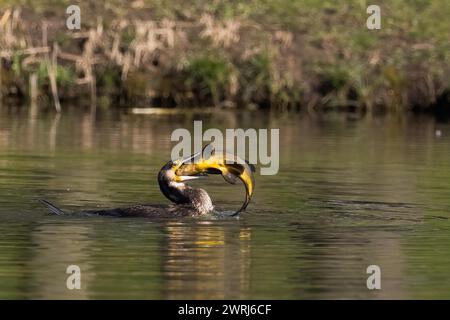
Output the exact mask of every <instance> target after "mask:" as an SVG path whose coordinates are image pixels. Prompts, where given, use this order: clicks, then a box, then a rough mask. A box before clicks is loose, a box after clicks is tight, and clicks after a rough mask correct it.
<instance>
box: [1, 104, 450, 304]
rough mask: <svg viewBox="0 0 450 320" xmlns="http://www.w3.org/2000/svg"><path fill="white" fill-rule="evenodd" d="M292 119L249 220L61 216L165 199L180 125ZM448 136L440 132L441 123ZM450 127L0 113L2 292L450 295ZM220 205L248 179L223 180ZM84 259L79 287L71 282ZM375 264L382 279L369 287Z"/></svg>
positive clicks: (331, 118) (420, 121) (216, 183)
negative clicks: (162, 180) (56, 208)
mask: <svg viewBox="0 0 450 320" xmlns="http://www.w3.org/2000/svg"><path fill="white" fill-rule="evenodd" d="M194 120H203V121H204V123H203V128H204V130H206V129H207V128H209V127H217V128H219V129H225V128H238V127H242V128H248V127H253V128H280V129H281V130H280V137H281V141H280V152H281V154H280V172H279V174H278V175H276V176H257V177H256V186H257V188H256V192H255V197H254V202H253V203H252V204H251V205H250V206H249V208H248V212H246V213H245V214H244V215H242V216H241V217H240V218H239V219H234V218H227V219H213V218H196V219H194V218H184V219H168V220H151V219H109V218H81V217H53V216H49V215H48V214H47V213H46V211H45V210H44V209H43V208H41V207H40V206H39V205H38V203H37V199H39V198H46V199H49V200H52V201H54V202H56V203H58V204H59V205H61V206H62V207H63V208H65V209H66V210H77V209H79V208H93V207H97V206H99V207H109V206H119V205H124V204H130V203H137V202H147V203H167V201H166V200H165V198H164V197H163V196H162V195H161V194H160V192H159V189H158V187H157V184H156V180H155V175H156V173H157V172H158V170H159V169H160V167H161V166H162V165H163V164H164V163H165V162H166V161H167V160H168V158H169V155H170V148H171V142H170V134H171V132H172V130H174V129H176V128H180V127H186V128H188V129H190V128H192V126H193V121H194ZM437 130H439V131H440V133H441V134H440V135H436V131H437ZM449 142H450V126H449V125H448V124H446V123H437V122H436V121H435V120H434V119H433V118H431V117H413V116H403V117H397V116H382V117H376V116H369V115H367V116H364V117H361V119H357V118H355V117H350V116H349V115H345V114H335V113H330V114H320V115H318V114H299V115H288V116H273V115H270V114H264V113H256V112H243V113H231V112H214V113H202V112H200V111H194V112H186V113H184V114H176V113H175V114H174V113H170V114H167V115H131V114H127V113H125V112H112V113H111V112H102V111H101V110H98V112H97V114H96V115H95V116H92V115H91V114H89V113H88V112H83V111H81V110H79V109H77V108H71V109H67V110H66V111H65V112H63V113H62V114H61V115H54V114H52V113H38V114H37V115H33V114H29V113H28V110H27V109H26V108H22V109H20V108H5V107H3V109H2V110H0V298H39V299H41V298H63V299H77V298H78V299H79V298H81V299H84V298H127V299H133V298H144V299H184V298H191V299H208V298H232V299H233V298H234V299H239V298H287V299H293V298H432V297H435V298H450V293H449V292H450V291H449V288H450V273H449V272H448V270H450V247H449V245H448V244H449V242H450V241H449V240H450V220H449V219H450V197H449V193H450V184H449V181H450V163H449V159H450V143H449ZM196 184H197V185H202V186H203V187H204V188H207V189H208V191H209V192H210V194H211V196H212V198H213V201H214V202H215V204H216V206H217V207H218V208H219V209H227V210H232V209H234V208H237V207H238V206H239V205H240V204H241V201H242V186H239V185H237V186H232V185H229V184H225V183H223V180H222V179H221V178H220V177H211V178H210V179H208V180H207V181H203V182H201V183H197V182H196ZM72 264H76V265H79V266H80V268H81V270H82V278H81V283H82V290H73V291H71V290H67V289H66V279H67V276H68V275H67V274H66V268H67V266H68V265H72ZM372 264H375V265H379V266H380V267H381V271H382V290H380V291H369V290H368V289H367V288H366V279H367V277H368V275H367V274H366V268H367V266H369V265H372Z"/></svg>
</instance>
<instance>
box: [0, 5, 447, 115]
mask: <svg viewBox="0 0 450 320" xmlns="http://www.w3.org/2000/svg"><path fill="white" fill-rule="evenodd" d="M71 4H75V3H74V2H73V1H64V0H62V1H56V0H42V1H29V0H15V1H11V0H0V19H2V20H1V23H0V32H1V34H0V44H1V53H2V68H1V71H2V82H1V92H2V96H3V99H8V98H15V99H16V98H21V99H26V98H27V97H28V96H29V94H28V93H29V91H30V88H29V86H30V81H29V78H30V75H31V74H33V73H37V74H38V79H39V81H38V87H39V88H38V89H39V93H38V96H39V97H40V98H41V99H44V100H45V99H46V97H48V96H50V90H51V85H50V83H49V81H48V79H47V80H46V78H49V79H50V78H51V76H53V77H54V78H55V79H56V80H55V81H56V82H57V85H58V94H59V96H60V97H61V99H82V98H83V96H86V95H88V96H89V94H86V93H87V92H89V91H91V96H92V95H96V96H97V95H98V96H107V97H108V99H107V100H99V101H108V105H109V104H113V103H114V104H116V105H117V104H123V105H126V106H127V105H130V104H133V105H139V104H141V105H142V106H164V107H175V106H176V107H190V106H216V107H238V108H242V107H255V108H256V107H262V108H273V109H276V110H286V109H295V110H297V109H299V108H301V107H307V108H316V107H317V108H345V109H348V108H363V109H372V108H383V109H392V110H409V109H420V110H423V109H433V108H444V109H448V108H449V107H448V106H449V105H450V103H449V99H450V98H449V96H450V93H449V92H450V63H449V62H450V41H449V40H450V22H449V19H448V17H450V3H449V2H448V1H447V0H437V1H425V0H408V1H406V0H391V1H382V0H380V1H377V3H372V2H371V3H368V2H367V1H364V0H349V1H345V2H338V1H317V0H271V1H268V0H250V1H219V0H214V1H203V0H201V1H195V2H193V3H191V2H186V1H181V0H168V1H161V0H136V1H131V2H123V1H118V0H108V1H90V0H89V1H82V2H79V3H77V4H78V5H79V6H80V8H81V30H79V31H70V30H67V28H66V26H65V24H66V17H67V14H66V8H67V7H68V6H69V5H71ZM370 4H377V5H379V6H380V7H381V17H382V19H381V29H380V30H368V29H367V28H366V20H367V18H368V16H369V14H368V13H366V9H367V7H368V6H369V5H370ZM44 29H46V31H44ZM44 33H45V36H44ZM44 38H48V40H47V41H48V42H47V43H43V41H44ZM42 47H47V48H48V53H45V52H36V50H35V49H36V48H42ZM52 56H55V57H54V59H53V60H52ZM49 63H51V64H52V65H51V66H50V68H48V64H49ZM51 73H53V75H52V74H51ZM86 88H89V90H86Z"/></svg>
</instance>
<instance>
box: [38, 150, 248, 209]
mask: <svg viewBox="0 0 450 320" xmlns="http://www.w3.org/2000/svg"><path fill="white" fill-rule="evenodd" d="M254 171H255V167H254V166H253V165H251V164H249V163H247V162H246V161H243V160H241V159H240V158H238V157H235V156H232V155H230V154H227V153H216V152H215V150H214V147H213V146H212V144H208V145H206V146H205V147H204V148H203V150H202V151H201V152H198V153H196V154H193V155H192V156H190V157H188V158H185V159H180V160H175V161H169V162H167V163H166V164H165V165H164V166H163V167H162V168H161V170H160V171H159V174H158V183H159V187H160V189H161V192H162V193H163V194H164V195H165V196H166V197H167V198H168V199H169V200H170V201H172V202H173V203H174V205H155V204H139V205H134V206H131V207H123V208H115V209H100V210H86V211H82V212H80V214H82V215H95V216H114V217H176V216H200V215H206V214H210V213H212V212H213V210H214V206H213V204H212V201H211V198H210V197H209V195H208V193H207V192H206V191H205V190H203V189H201V188H193V187H191V186H189V185H187V184H186V182H187V181H190V180H194V179H198V178H201V177H205V176H207V175H208V174H221V175H222V176H223V177H224V179H225V181H227V182H229V183H232V184H235V183H236V181H237V180H241V181H242V182H243V184H244V185H245V190H246V197H245V202H244V204H243V205H242V207H241V208H240V209H239V210H238V211H236V212H235V213H234V214H232V216H234V215H237V214H239V213H240V212H241V211H243V210H245V208H246V207H247V205H248V204H249V202H250V200H251V197H252V195H253V190H254V185H255V181H254V177H253V172H254ZM40 202H41V203H42V204H44V205H45V206H46V207H47V208H48V209H49V210H50V211H51V212H52V213H54V214H57V215H62V214H65V212H64V211H62V210H61V209H59V208H58V207H56V206H54V205H53V204H51V203H50V202H48V201H46V200H40Z"/></svg>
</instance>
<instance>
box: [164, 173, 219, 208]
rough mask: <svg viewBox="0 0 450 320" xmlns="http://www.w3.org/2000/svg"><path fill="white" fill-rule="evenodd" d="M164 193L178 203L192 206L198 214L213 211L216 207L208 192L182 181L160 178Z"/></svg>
mask: <svg viewBox="0 0 450 320" xmlns="http://www.w3.org/2000/svg"><path fill="white" fill-rule="evenodd" d="M159 186H160V189H161V191H162V193H163V194H164V195H165V196H166V197H167V198H168V199H169V200H171V201H172V202H174V203H176V204H184V205H189V206H191V207H192V208H193V209H194V210H195V211H196V212H197V213H198V215H202V214H208V213H211V212H212V211H213V209H214V206H213V204H212V201H211V198H210V197H209V195H208V193H207V192H206V191H205V190H203V189H200V188H198V189H197V188H192V187H190V186H188V185H186V184H184V183H182V182H175V181H168V182H167V181H165V180H160V181H159Z"/></svg>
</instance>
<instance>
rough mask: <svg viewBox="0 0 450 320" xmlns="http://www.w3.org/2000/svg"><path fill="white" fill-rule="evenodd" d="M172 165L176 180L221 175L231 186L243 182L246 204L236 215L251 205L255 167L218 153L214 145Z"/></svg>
mask: <svg viewBox="0 0 450 320" xmlns="http://www.w3.org/2000/svg"><path fill="white" fill-rule="evenodd" d="M172 164H173V167H172V168H174V169H175V171H174V174H175V178H176V179H180V181H186V180H187V179H196V178H198V177H199V176H200V175H207V174H221V175H222V176H223V178H224V179H225V181H227V182H228V183H231V184H235V183H236V182H237V180H241V181H242V182H243V184H244V186H245V191H246V196H245V202H244V204H243V205H242V206H241V208H240V209H239V210H238V211H237V212H236V213H235V215H236V214H238V213H239V212H241V211H243V210H245V208H246V207H247V205H248V204H249V203H250V200H251V198H252V195H253V191H254V188H255V180H254V177H253V172H255V166H253V165H251V164H249V163H248V162H246V161H244V160H242V159H240V158H238V157H237V156H234V155H231V154H228V153H226V152H216V151H215V149H214V147H213V145H212V144H208V145H206V146H205V147H204V148H203V150H202V151H201V152H198V153H196V154H193V155H192V156H190V157H188V158H186V159H183V160H179V161H176V162H174V163H172ZM166 196H167V195H166ZM169 199H170V198H169Z"/></svg>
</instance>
